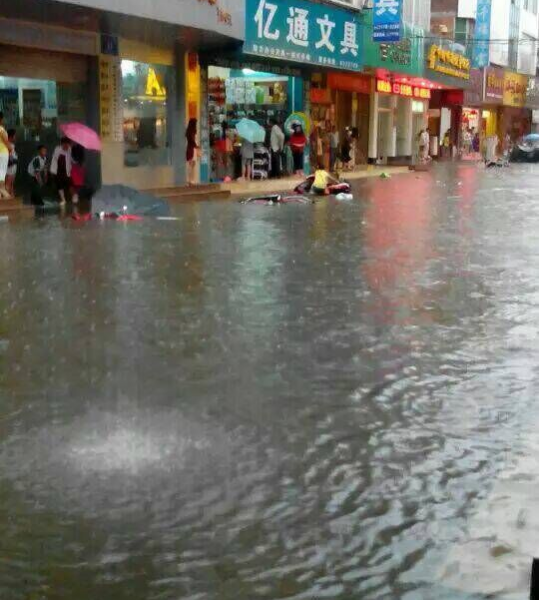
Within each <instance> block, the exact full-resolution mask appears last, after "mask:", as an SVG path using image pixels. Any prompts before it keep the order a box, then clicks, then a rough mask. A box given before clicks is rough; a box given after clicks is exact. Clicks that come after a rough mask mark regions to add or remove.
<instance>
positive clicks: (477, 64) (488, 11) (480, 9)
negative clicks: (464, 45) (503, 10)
mask: <svg viewBox="0 0 539 600" xmlns="http://www.w3.org/2000/svg"><path fill="white" fill-rule="evenodd" d="M491 15H492V5H491V0H479V1H478V2H477V17H476V19H475V41H474V45H473V52H472V66H473V67H474V68H475V69H482V68H483V67H488V65H489V63H490V19H491Z"/></svg>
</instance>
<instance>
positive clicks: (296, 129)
mask: <svg viewBox="0 0 539 600" xmlns="http://www.w3.org/2000/svg"><path fill="white" fill-rule="evenodd" d="M292 129H293V133H292V135H291V136H290V142H289V143H290V150H292V158H293V159H294V172H295V173H296V175H300V176H303V162H304V154H305V146H306V145H307V138H306V137H305V134H304V133H303V129H302V127H301V125H294V126H293V128H292Z"/></svg>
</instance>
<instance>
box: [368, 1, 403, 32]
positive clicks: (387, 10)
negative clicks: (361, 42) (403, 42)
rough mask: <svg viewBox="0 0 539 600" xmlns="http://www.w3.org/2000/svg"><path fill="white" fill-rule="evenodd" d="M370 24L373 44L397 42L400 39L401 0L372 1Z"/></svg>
mask: <svg viewBox="0 0 539 600" xmlns="http://www.w3.org/2000/svg"><path fill="white" fill-rule="evenodd" d="M372 23H373V29H372V39H373V41H374V42H399V41H400V39H401V24H402V0H374V7H373V16H372Z"/></svg>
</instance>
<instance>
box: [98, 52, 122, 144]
mask: <svg viewBox="0 0 539 600" xmlns="http://www.w3.org/2000/svg"><path fill="white" fill-rule="evenodd" d="M99 104H100V122H101V138H102V139H103V141H105V142H123V141H124V134H123V104H122V66H121V63H120V61H119V60H118V59H116V58H114V57H110V56H104V55H101V56H100V57H99Z"/></svg>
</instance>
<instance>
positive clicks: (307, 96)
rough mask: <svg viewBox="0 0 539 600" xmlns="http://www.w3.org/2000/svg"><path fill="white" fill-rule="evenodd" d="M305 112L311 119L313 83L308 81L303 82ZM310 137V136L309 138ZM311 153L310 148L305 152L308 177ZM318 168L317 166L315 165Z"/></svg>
mask: <svg viewBox="0 0 539 600" xmlns="http://www.w3.org/2000/svg"><path fill="white" fill-rule="evenodd" d="M303 112H304V113H305V115H306V116H307V120H308V121H310V118H311V82H310V80H308V79H305V80H304V81H303ZM309 137H310V136H308V138H309ZM311 166H312V165H311V152H310V148H309V146H307V149H306V150H305V164H304V171H305V173H306V174H307V175H309V174H310V172H311ZM315 168H316V165H315Z"/></svg>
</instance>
